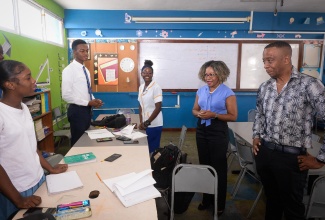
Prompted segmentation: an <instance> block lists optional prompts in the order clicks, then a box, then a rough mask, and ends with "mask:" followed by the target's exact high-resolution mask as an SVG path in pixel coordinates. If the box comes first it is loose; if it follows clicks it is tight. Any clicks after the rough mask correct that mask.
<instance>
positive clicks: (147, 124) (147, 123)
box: [143, 120, 151, 127]
mask: <svg viewBox="0 0 325 220" xmlns="http://www.w3.org/2000/svg"><path fill="white" fill-rule="evenodd" d="M143 125H144V126H145V127H148V126H149V125H151V122H150V121H149V120H147V121H145V122H143Z"/></svg>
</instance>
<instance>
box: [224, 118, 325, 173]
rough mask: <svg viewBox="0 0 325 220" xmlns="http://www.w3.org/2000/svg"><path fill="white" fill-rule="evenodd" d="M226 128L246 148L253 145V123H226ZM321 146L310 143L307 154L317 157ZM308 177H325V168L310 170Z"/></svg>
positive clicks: (316, 143)
mask: <svg viewBox="0 0 325 220" xmlns="http://www.w3.org/2000/svg"><path fill="white" fill-rule="evenodd" d="M228 127H229V128H231V129H232V130H233V131H234V132H235V133H236V135H237V136H238V137H239V138H241V139H242V140H243V141H245V142H246V144H247V145H248V146H252V144H253V139H252V136H253V130H252V127H253V122H228ZM321 146H322V144H321V143H319V142H315V141H313V142H312V147H311V148H307V151H308V153H309V154H311V155H313V156H317V155H318V152H319V150H320V148H321ZM308 174H309V175H325V166H323V167H322V168H320V169H310V170H309V171H308Z"/></svg>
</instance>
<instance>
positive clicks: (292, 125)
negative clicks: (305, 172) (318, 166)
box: [253, 67, 325, 162]
mask: <svg viewBox="0 0 325 220" xmlns="http://www.w3.org/2000/svg"><path fill="white" fill-rule="evenodd" d="M316 113H317V115H318V116H319V117H321V118H322V119H323V120H325V90H324V85H323V84H322V82H321V81H320V80H318V79H316V78H313V77H311V76H308V75H305V74H302V73H300V72H298V71H297V69H296V68H294V67H293V68H292V74H291V78H290V80H289V82H288V83H287V85H286V86H285V87H284V88H283V89H282V91H281V92H280V93H278V92H277V88H276V81H275V79H272V78H271V79H269V80H268V81H266V82H264V83H263V84H262V85H261V86H260V88H259V90H258V94H257V103H256V117H255V122H254V126H253V138H263V139H264V140H265V141H270V142H273V143H277V144H282V145H288V146H295V147H305V148H310V147H311V146H312V139H311V137H312V125H313V120H314V116H315V114H316ZM324 140H325V138H324ZM324 144H325V141H324V143H323V145H322V147H321V149H320V152H319V154H318V156H317V159H318V160H320V161H323V162H325V145H324Z"/></svg>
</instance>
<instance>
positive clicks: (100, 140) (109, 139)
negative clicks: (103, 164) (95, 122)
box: [96, 137, 113, 142]
mask: <svg viewBox="0 0 325 220" xmlns="http://www.w3.org/2000/svg"><path fill="white" fill-rule="evenodd" d="M112 140H113V139H112V138H110V137H106V138H97V139H96V141H97V142H106V141H112Z"/></svg>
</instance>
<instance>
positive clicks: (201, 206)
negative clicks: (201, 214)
mask: <svg viewBox="0 0 325 220" xmlns="http://www.w3.org/2000/svg"><path fill="white" fill-rule="evenodd" d="M209 207H210V204H203V203H200V205H199V206H198V207H197V209H198V210H201V211H202V210H206V209H208V208H209Z"/></svg>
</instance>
